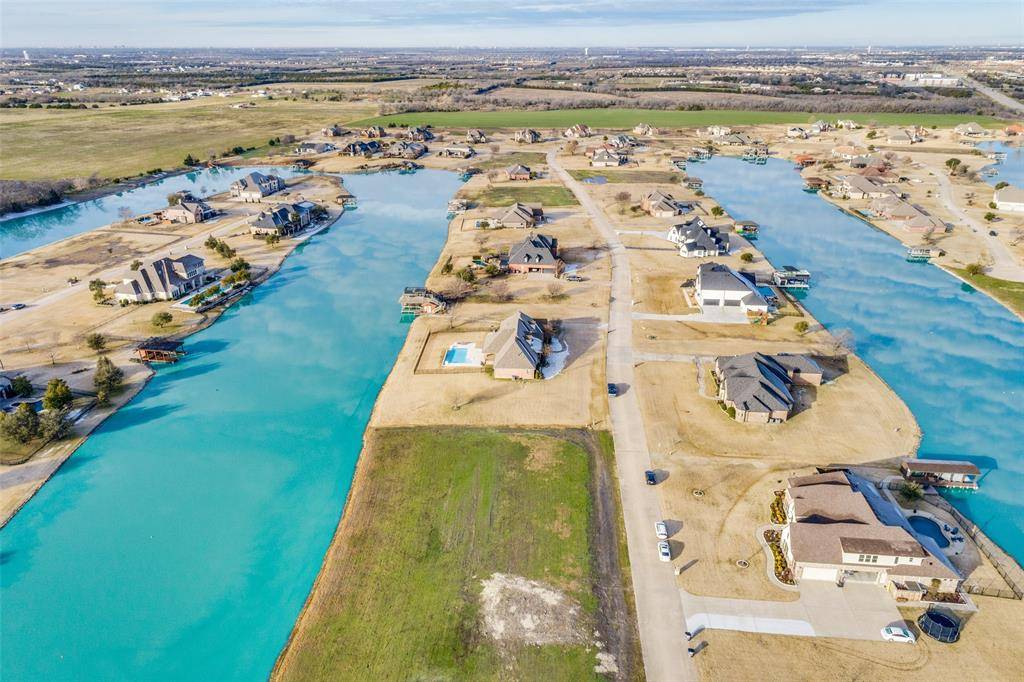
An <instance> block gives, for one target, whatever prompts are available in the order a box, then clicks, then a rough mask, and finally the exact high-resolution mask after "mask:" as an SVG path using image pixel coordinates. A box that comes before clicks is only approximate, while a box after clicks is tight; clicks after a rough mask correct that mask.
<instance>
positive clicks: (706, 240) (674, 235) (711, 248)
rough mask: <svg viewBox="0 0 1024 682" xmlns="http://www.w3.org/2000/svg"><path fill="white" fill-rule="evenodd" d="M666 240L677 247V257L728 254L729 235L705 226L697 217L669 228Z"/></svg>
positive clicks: (715, 228) (703, 256)
mask: <svg viewBox="0 0 1024 682" xmlns="http://www.w3.org/2000/svg"><path fill="white" fill-rule="evenodd" d="M668 240H669V241H670V242H672V243H673V244H675V245H676V246H678V247H679V255H680V256H683V257H684V258H706V257H708V256H725V255H727V254H728V253H729V235H728V234H727V233H725V232H723V231H722V230H721V229H720V228H717V227H710V226H708V225H706V224H705V223H704V221H703V220H701V219H700V217H698V216H694V217H692V218H690V219H689V220H687V221H686V222H685V223H680V224H678V225H673V226H672V227H671V228H669V231H668Z"/></svg>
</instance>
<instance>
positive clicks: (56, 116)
mask: <svg viewBox="0 0 1024 682" xmlns="http://www.w3.org/2000/svg"><path fill="white" fill-rule="evenodd" d="M241 101H255V102H256V107H255V108H253V109H232V108H231V104H233V103H236V102H241ZM370 111H371V109H370V108H369V107H366V106H362V107H361V108H353V107H352V105H344V104H338V103H326V102H309V101H303V100H299V101H294V102H293V101H288V100H283V99H275V100H264V99H260V100H249V98H221V97H210V98H204V99H202V100H192V101H188V102H175V103H166V104H147V105H142V106H134V107H108V108H103V109H83V110H74V109H73V110H45V109H44V110H38V109H5V110H2V111H0V140H3V144H2V152H0V177H2V178H5V179H19V180H29V179H42V178H51V179H53V178H74V177H87V176H90V175H92V174H93V173H97V174H99V175H100V176H101V177H105V178H115V177H124V176H131V175H136V174H138V173H141V172H144V171H147V170H150V169H152V168H164V169H170V168H175V167H178V166H180V165H181V162H182V160H183V159H184V158H185V155H186V154H192V155H193V156H195V157H197V158H203V159H205V158H208V157H209V156H210V154H213V153H215V154H220V153H221V152H223V151H225V150H226V149H230V148H232V147H235V146H240V147H253V146H260V145H265V144H266V143H267V140H268V139H270V138H271V137H278V136H281V135H286V134H292V135H296V136H302V135H304V134H306V132H313V131H319V130H320V128H322V127H323V126H325V125H327V124H329V123H344V122H345V121H347V120H351V119H353V118H358V117H360V116H365V115H366V114H368V113H370Z"/></svg>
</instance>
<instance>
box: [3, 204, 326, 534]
mask: <svg viewBox="0 0 1024 682" xmlns="http://www.w3.org/2000/svg"><path fill="white" fill-rule="evenodd" d="M344 215H345V210H344V207H342V208H341V210H340V212H339V213H338V214H337V215H336V216H335V217H334V218H333V219H330V221H329V222H327V223H326V224H324V225H321V226H318V227H316V228H313V230H314V231H312V232H309V233H308V234H300V235H298V236H297V237H295V238H293V239H290V240H289V241H288V242H283V243H281V246H283V247H285V248H283V249H282V250H281V252H280V254H279V257H278V258H276V259H275V262H274V263H273V264H272V265H271V266H269V267H268V268H266V269H265V270H264V271H262V272H261V273H260V274H259V275H257V277H256V278H254V279H253V280H252V282H251V285H250V286H249V288H248V289H247V290H246V291H245V292H244V293H243V294H242V295H241V296H237V297H234V298H232V299H230V300H228V301H226V302H224V303H222V304H219V305H217V306H216V307H214V308H211V309H209V310H207V311H204V312H202V313H194V314H198V315H202V316H203V319H201V320H200V321H199V322H198V323H197V324H195V325H193V326H191V327H189V328H188V329H187V330H184V331H182V332H177V333H175V334H169V335H168V336H167V337H166V338H168V339H171V340H175V341H183V340H185V339H187V338H188V337H190V336H193V335H194V334H197V333H198V332H201V331H203V330H204V329H207V328H209V327H210V326H212V325H213V324H214V323H216V322H217V320H219V319H220V317H221V316H222V315H223V314H224V313H225V312H227V311H228V310H229V309H230V308H231V307H232V306H234V305H235V304H237V303H238V302H239V301H241V300H242V299H243V298H245V296H246V295H248V294H249V293H250V292H251V291H252V290H253V289H255V288H256V287H258V286H260V285H262V284H263V283H265V282H267V281H268V280H269V279H270V278H271V277H273V275H274V274H276V273H277V272H278V271H280V269H281V266H282V265H283V264H284V262H285V260H286V259H287V258H288V257H289V256H290V255H291V254H293V253H294V252H295V250H296V249H298V248H299V247H300V246H302V245H304V244H306V243H307V242H308V241H309V239H310V238H311V237H313V236H314V235H316V234H320V233H322V232H324V231H325V230H328V229H330V228H331V227H333V226H334V225H335V224H336V223H337V222H338V221H339V220H340V219H341V218H342V216H344ZM106 227H108V226H106V225H102V226H100V227H97V228H95V229H97V230H101V229H104V228H106ZM80 234H81V233H80ZM74 236H79V235H74ZM71 238H72V237H65V239H71ZM59 241H63V240H58V242H54V243H59ZM47 246H49V245H47ZM40 248H42V247H40ZM26 253H28V252H26ZM19 255H22V254H19ZM140 364H141V365H142V366H143V367H145V368H146V370H144V371H145V376H144V377H143V378H142V379H141V380H140V381H137V382H133V383H132V384H131V388H130V390H129V391H128V392H127V393H126V394H124V395H123V396H117V397H118V398H119V400H117V401H115V402H114V404H113V405H112V406H111V407H110V408H109V409H107V410H106V412H105V414H103V416H102V418H101V419H99V420H96V421H94V422H91V423H89V424H88V428H87V429H86V431H85V432H84V433H82V434H80V435H79V436H77V440H78V442H76V443H74V445H73V447H71V448H70V449H69V450H68V451H67V452H65V453H62V454H60V455H57V457H55V458H54V463H53V464H52V468H50V467H47V468H48V469H49V471H48V473H47V474H46V475H45V476H44V477H43V478H41V479H40V480H38V482H37V483H36V484H35V485H33V486H32V488H31V489H30V490H29V491H27V493H22V494H21V495H20V496H19V498H18V499H17V501H16V502H15V503H14V505H13V506H12V508H11V509H10V511H5V512H4V515H3V518H0V529H2V528H3V527H4V526H6V525H7V524H8V523H9V522H10V521H11V519H13V518H14V517H15V516H16V515H17V513H18V512H19V511H20V510H21V509H22V508H23V507H24V506H25V505H26V504H28V502H29V501H30V500H31V499H32V498H33V497H35V495H36V494H37V493H38V492H39V491H40V490H42V488H43V486H44V485H45V484H46V483H47V482H48V481H49V480H50V479H51V478H53V476H54V475H55V474H56V473H57V472H58V471H59V470H60V468H61V467H62V466H63V465H64V464H65V463H66V462H67V461H68V460H69V459H70V458H71V456H72V455H74V454H75V452H76V451H77V450H78V449H79V448H80V447H82V445H84V444H85V443H86V441H87V440H88V439H89V436H90V435H92V433H93V432H94V431H95V430H96V429H97V428H98V427H99V426H100V425H101V424H102V423H103V422H105V421H106V420H107V419H109V418H110V417H111V416H113V415H114V414H115V413H116V412H117V411H118V410H120V409H122V408H124V407H125V406H127V405H128V404H129V403H131V401H132V400H133V399H134V398H135V397H136V396H138V394H139V393H140V392H141V391H142V389H144V388H145V387H146V385H147V384H148V383H149V382H150V380H151V379H152V378H153V377H154V376H156V370H154V369H153V368H152V367H151V366H150V365H147V364H145V363H140ZM95 410H96V408H95V407H94V408H93V409H92V410H90V411H89V412H88V413H87V414H86V415H84V416H83V417H82V419H81V420H79V422H77V423H76V424H75V428H77V427H78V424H80V423H81V422H83V421H86V420H88V419H89V417H90V415H92V414H94V412H95ZM66 442H67V441H66V440H65V441H58V442H57V443H48V444H47V445H44V446H43V447H42V448H41V449H40V450H39V451H37V452H36V453H35V454H33V455H32V457H30V458H29V459H27V460H26V461H24V462H22V463H20V464H15V465H5V466H4V470H7V467H8V466H9V467H12V469H11V470H13V468H16V467H20V466H24V465H27V464H30V463H32V462H33V461H39V459H41V458H44V457H46V456H47V455H46V454H45V453H44V450H45V451H46V452H49V451H50V450H51V449H59V448H61V447H62V446H63V445H64V444H65V443H66ZM37 458H39V459H37ZM6 494H7V493H6V492H5V493H4V496H6ZM4 506H7V505H6V500H5V505H4Z"/></svg>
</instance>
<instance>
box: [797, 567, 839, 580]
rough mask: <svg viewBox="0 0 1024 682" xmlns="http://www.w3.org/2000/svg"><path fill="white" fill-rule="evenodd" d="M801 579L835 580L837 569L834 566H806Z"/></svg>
mask: <svg viewBox="0 0 1024 682" xmlns="http://www.w3.org/2000/svg"><path fill="white" fill-rule="evenodd" d="M800 579H801V580H831V581H833V582H835V579H836V569H834V568H813V567H811V566H806V567H804V570H803V572H802V573H801V574H800Z"/></svg>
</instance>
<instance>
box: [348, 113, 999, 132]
mask: <svg viewBox="0 0 1024 682" xmlns="http://www.w3.org/2000/svg"><path fill="white" fill-rule="evenodd" d="M818 118H827V119H837V118H847V119H853V120H855V121H859V122H861V123H868V122H871V121H874V122H876V123H878V124H879V125H915V124H917V125H923V126H933V125H936V126H954V125H957V124H958V123H967V122H969V121H977V122H978V123H980V124H981V125H983V126H986V127H992V128H995V127H999V126H1000V125H1005V121H1001V120H999V119H996V118H992V117H985V116H960V115H953V114H904V113H870V112H869V113H852V114H851V113H841V114H840V113H826V112H821V113H811V112H803V111H793V112H788V111H737V110H721V111H713V110H708V111H665V110H657V109H552V110H549V111H522V110H516V111H428V112H416V113H408V114H395V115H392V116H378V117H376V118H368V119H364V120H362V121H357V122H354V123H353V124H352V125H354V126H355V125H360V126H365V125H388V124H391V123H394V124H395V125H428V124H429V125H433V126H435V127H439V128H522V127H526V126H531V127H534V128H565V127H568V126H571V125H573V124H575V123H586V124H587V125H590V126H593V127H596V128H632V127H633V126H635V125H636V124H638V123H649V124H651V125H654V126H661V127H675V128H679V127H700V126H708V125H714V124H719V125H761V124H773V123H776V124H800V123H811V122H813V121H815V120H816V119H818Z"/></svg>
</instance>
